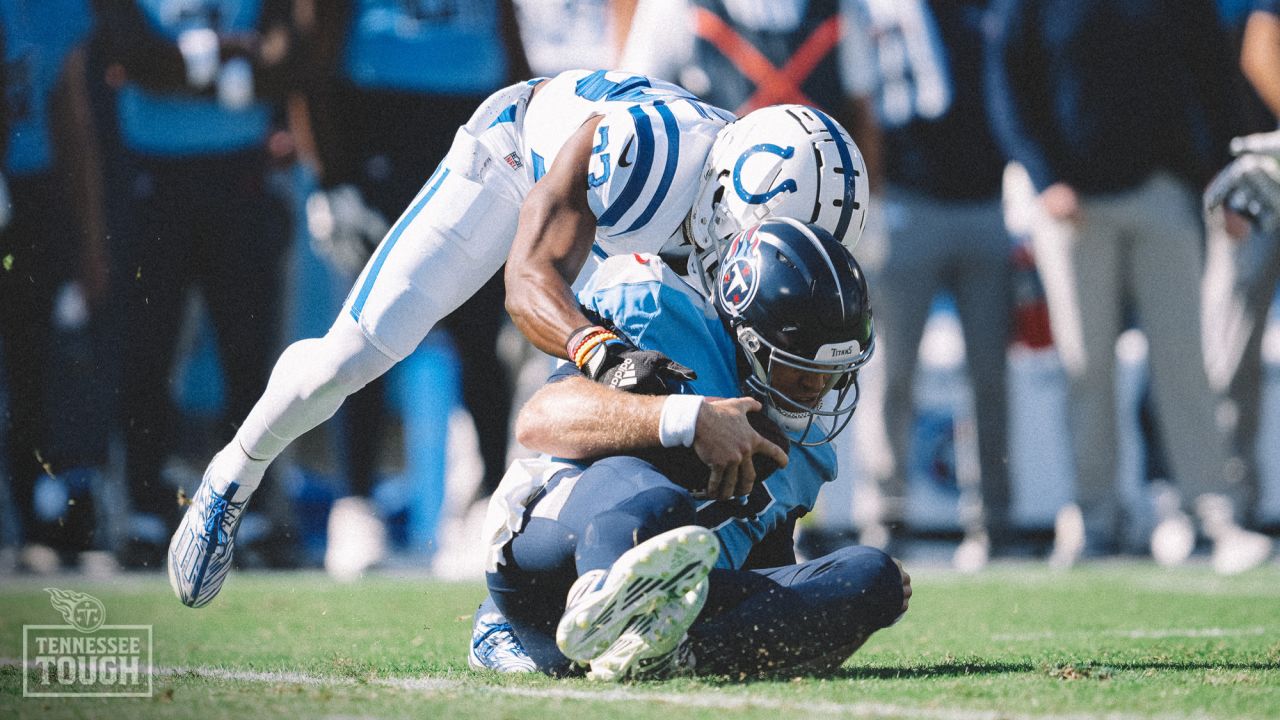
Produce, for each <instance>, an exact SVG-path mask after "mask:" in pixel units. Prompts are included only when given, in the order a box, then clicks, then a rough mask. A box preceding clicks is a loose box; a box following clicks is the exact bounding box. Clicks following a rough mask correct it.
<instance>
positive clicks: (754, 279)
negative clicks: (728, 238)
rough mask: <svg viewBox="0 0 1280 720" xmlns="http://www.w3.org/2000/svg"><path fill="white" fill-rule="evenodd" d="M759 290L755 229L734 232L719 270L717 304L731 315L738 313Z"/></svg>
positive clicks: (757, 250) (758, 245) (757, 245)
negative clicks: (718, 299)
mask: <svg viewBox="0 0 1280 720" xmlns="http://www.w3.org/2000/svg"><path fill="white" fill-rule="evenodd" d="M759 289H760V239H759V238H757V237H756V228H755V227H751V228H748V229H747V230H744V231H743V232H741V233H738V236H737V237H735V238H734V239H733V242H732V243H730V244H729V250H728V251H727V252H726V253H725V258H724V266H723V267H722V268H721V270H720V291H719V292H720V302H721V303H722V304H723V305H724V307H725V309H726V310H728V311H729V312H730V313H732V314H734V315H738V314H741V312H742V311H743V310H745V309H746V307H747V306H748V305H750V304H751V301H752V300H754V299H755V297H756V291H757V290H759Z"/></svg>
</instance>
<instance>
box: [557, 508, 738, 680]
mask: <svg viewBox="0 0 1280 720" xmlns="http://www.w3.org/2000/svg"><path fill="white" fill-rule="evenodd" d="M719 555H720V545H719V541H717V540H716V537H715V535H714V534H713V533H712V532H711V531H710V530H707V529H706V528H701V527H697V526H693V525H689V526H686V527H680V528H676V529H674V530H669V531H667V532H665V533H662V534H660V535H657V536H655V537H652V538H650V539H648V540H646V541H644V542H642V543H640V544H639V545H637V546H635V547H634V548H631V549H630V550H628V551H627V552H625V553H623V554H622V556H621V557H619V558H618V559H617V561H616V562H614V564H613V566H612V567H611V568H609V570H608V571H605V570H592V571H590V572H588V573H585V574H583V575H582V577H580V578H578V580H577V582H575V583H574V584H573V587H572V588H570V589H569V596H568V601H567V602H566V603H565V612H564V615H563V616H562V617H561V618H560V623H559V625H558V626H557V628H556V644H557V645H558V646H559V647H560V650H561V652H563V653H564V654H565V656H566V657H568V658H569V659H571V660H576V661H578V662H582V663H591V664H592V670H593V676H595V677H598V678H600V679H621V678H622V677H626V676H627V675H628V674H629V672H630V669H631V667H632V665H633V664H634V663H635V662H636V661H638V660H640V659H642V658H650V657H656V656H658V655H661V654H662V653H665V652H668V651H670V650H672V649H674V648H675V647H676V646H677V645H678V644H679V643H680V641H681V639H682V638H683V637H684V635H685V631H686V630H688V628H689V626H690V625H692V624H693V621H694V620H695V619H696V618H697V617H698V613H699V612H700V611H701V610H702V606H703V604H704V603H705V602H706V599H707V582H706V579H707V575H708V574H709V573H710V572H711V568H712V566H714V565H715V562H716V558H717V557H719ZM597 666H598V667H597Z"/></svg>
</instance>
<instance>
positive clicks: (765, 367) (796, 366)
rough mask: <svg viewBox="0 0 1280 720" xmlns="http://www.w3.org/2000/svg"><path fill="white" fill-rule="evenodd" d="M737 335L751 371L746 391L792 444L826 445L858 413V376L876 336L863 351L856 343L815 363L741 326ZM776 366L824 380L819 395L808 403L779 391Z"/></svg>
mask: <svg viewBox="0 0 1280 720" xmlns="http://www.w3.org/2000/svg"><path fill="white" fill-rule="evenodd" d="M735 332H736V335H737V339H738V344H739V346H740V347H741V348H742V350H743V355H745V357H746V358H747V363H748V365H749V366H750V370H751V372H750V374H749V375H748V376H747V378H746V385H747V388H748V389H749V390H750V391H751V392H752V394H753V395H755V396H756V399H758V400H760V402H761V403H762V404H763V405H764V406H765V410H766V412H767V413H768V414H769V417H770V418H771V419H772V420H773V421H774V422H776V423H778V425H779V426H781V427H782V428H783V429H784V430H785V431H787V433H788V435H789V436H791V442H793V443H796V444H799V445H803V446H807V447H812V446H817V445H825V444H826V443H829V442H831V441H832V440H834V439H835V437H836V436H837V435H839V434H840V433H841V432H843V431H844V429H845V428H846V427H847V426H848V425H849V421H850V420H852V419H853V413H854V411H855V410H857V408H858V400H859V396H860V392H859V386H858V370H860V369H861V368H862V366H863V365H866V364H867V361H869V360H870V359H871V356H872V354H873V353H874V352H875V332H874V330H872V332H871V335H870V339H869V341H868V342H867V343H866V345H865V347H863V346H861V345H860V344H859V343H858V342H856V341H851V342H849V343H837V344H832V345H824V346H822V348H819V350H818V352H817V353H815V357H814V358H806V357H804V356H801V355H796V354H794V353H790V352H787V351H786V350H784V349H782V348H780V347H778V346H777V345H775V344H773V343H771V342H769V341H768V339H766V338H764V337H762V336H761V335H760V334H759V333H757V332H755V330H753V329H752V328H751V327H749V326H747V325H744V324H740V325H738V327H736V328H735ZM780 366H781V367H785V368H789V369H790V370H794V371H799V372H803V373H809V374H812V375H817V376H820V377H821V378H822V380H823V382H822V385H821V389H820V390H816V391H814V395H813V398H812V401H811V402H805V401H802V400H798V399H795V398H793V397H791V396H790V395H788V394H787V392H785V391H784V389H782V388H780V387H778V381H777V379H776V378H775V375H776V374H777V371H778V368H779V367H780Z"/></svg>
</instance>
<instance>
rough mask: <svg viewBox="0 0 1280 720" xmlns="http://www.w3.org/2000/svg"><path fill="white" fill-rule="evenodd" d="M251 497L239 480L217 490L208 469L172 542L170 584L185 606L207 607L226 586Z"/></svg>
mask: <svg viewBox="0 0 1280 720" xmlns="http://www.w3.org/2000/svg"><path fill="white" fill-rule="evenodd" d="M249 496H250V493H248V492H243V491H242V490H241V487H240V484H239V483H235V482H233V483H230V484H229V485H227V489H226V490H225V491H223V492H222V493H218V492H216V491H215V490H214V489H213V482H212V480H211V479H210V477H209V474H208V472H206V473H205V476H204V477H203V478H202V479H201V480H200V488H199V489H198V490H196V494H195V497H193V498H192V499H191V505H190V507H188V508H187V512H186V514H185V515H183V516H182V523H181V524H179V525H178V530H177V532H175V533H174V534H173V539H172V540H170V541H169V561H168V566H169V586H170V587H172V588H173V592H174V594H176V595H177V596H178V599H179V600H181V601H182V604H183V605H186V606H187V607H193V608H198V607H204V606H205V605H208V604H209V601H210V600H213V598H214V596H216V595H217V594H218V591H219V590H221V589H222V583H223V581H225V580H226V579H227V573H229V572H231V554H232V551H233V549H234V546H235V540H236V529H237V528H239V527H240V519H241V518H242V517H244V510H245V507H247V506H248V504H249Z"/></svg>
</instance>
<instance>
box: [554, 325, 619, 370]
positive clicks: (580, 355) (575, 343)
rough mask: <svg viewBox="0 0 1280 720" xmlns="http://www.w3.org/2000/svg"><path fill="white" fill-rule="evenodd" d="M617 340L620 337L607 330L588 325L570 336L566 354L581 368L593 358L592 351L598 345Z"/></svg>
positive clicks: (566, 345)
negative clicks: (588, 359)
mask: <svg viewBox="0 0 1280 720" xmlns="http://www.w3.org/2000/svg"><path fill="white" fill-rule="evenodd" d="M617 339H618V336H617V335H615V334H614V333H613V332H611V331H610V330H608V329H606V328H603V327H600V326H599V325H587V326H586V327H581V328H578V329H577V330H575V331H574V332H573V335H571V336H569V341H568V342H567V343H565V354H566V355H568V357H569V359H570V360H572V361H573V364H574V365H577V366H578V367H579V368H581V367H582V366H583V365H584V364H585V363H586V362H587V358H589V357H591V351H592V350H594V349H595V348H596V347H597V346H598V345H600V344H601V343H604V342H608V341H609V340H617Z"/></svg>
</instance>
